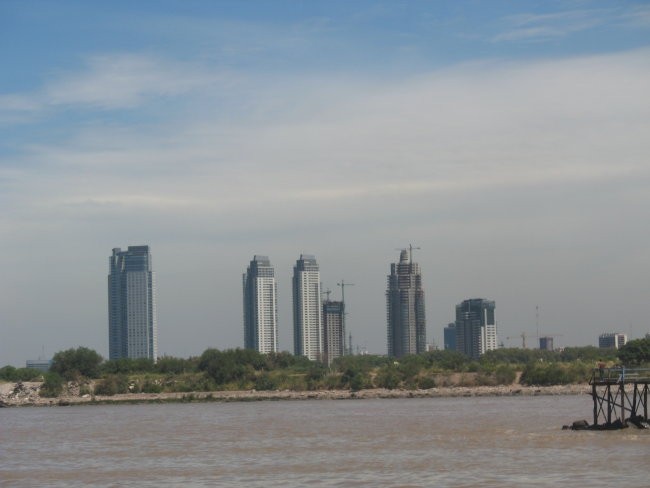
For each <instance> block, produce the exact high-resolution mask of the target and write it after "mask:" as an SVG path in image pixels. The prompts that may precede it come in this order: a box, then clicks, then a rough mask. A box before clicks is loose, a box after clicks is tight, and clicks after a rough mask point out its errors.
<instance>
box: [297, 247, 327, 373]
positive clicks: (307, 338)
mask: <svg viewBox="0 0 650 488" xmlns="http://www.w3.org/2000/svg"><path fill="white" fill-rule="evenodd" d="M293 349H294V354H295V355H296V356H306V357H307V358H309V359H311V360H312V361H321V360H322V359H323V319H322V309H321V301H320V271H319V269H318V263H317V262H316V258H315V257H314V256H311V255H308V254H301V255H300V259H299V260H298V261H296V265H295V266H294V268H293Z"/></svg>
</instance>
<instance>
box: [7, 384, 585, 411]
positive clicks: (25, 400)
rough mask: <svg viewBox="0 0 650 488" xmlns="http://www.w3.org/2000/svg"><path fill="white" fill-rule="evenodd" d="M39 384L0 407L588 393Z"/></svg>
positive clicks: (566, 389)
mask: <svg viewBox="0 0 650 488" xmlns="http://www.w3.org/2000/svg"><path fill="white" fill-rule="evenodd" d="M40 386H41V383H35V382H24V383H2V384H0V406H54V405H84V404H97V403H102V404H103V403H147V402H151V403H157V402H180V401H257V400H311V399H322V400H345V399H364V398H434V397H479V396H517V395H521V396H536V395H578V394H585V393H589V391H590V390H589V386H588V385H558V386H545V387H536V386H521V385H517V384H513V385H508V386H445V387H441V388H430V389H427V390H405V389H394V390H387V389H383V388H374V389H368V390H361V391H356V392H352V391H349V390H319V391H290V390H275V391H256V390H244V391H212V392H203V391H201V392H191V393H187V392H186V393H126V394H119V395H112V396H102V395H89V394H83V395H81V394H79V388H78V387H76V385H74V384H69V385H68V388H66V392H65V393H64V394H62V395H60V396H59V397H56V398H43V397H41V396H40V395H39V389H40Z"/></svg>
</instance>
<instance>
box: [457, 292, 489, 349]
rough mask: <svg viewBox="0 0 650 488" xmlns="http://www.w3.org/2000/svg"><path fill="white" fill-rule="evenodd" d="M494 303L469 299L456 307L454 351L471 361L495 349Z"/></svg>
mask: <svg viewBox="0 0 650 488" xmlns="http://www.w3.org/2000/svg"><path fill="white" fill-rule="evenodd" d="M494 309H495V305H494V302H493V301H491V300H485V299H483V298H471V299H469V300H465V301H463V302H462V303H460V304H458V305H456V349H457V350H458V351H460V352H462V353H464V354H466V355H468V356H469V357H471V358H472V359H478V358H479V357H480V356H482V355H483V354H485V353H486V352H487V351H492V350H495V349H496V348H497V325H496V321H495V319H494Z"/></svg>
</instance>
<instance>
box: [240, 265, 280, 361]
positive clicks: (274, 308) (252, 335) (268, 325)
mask: <svg viewBox="0 0 650 488" xmlns="http://www.w3.org/2000/svg"><path fill="white" fill-rule="evenodd" d="M243 287H244V347H245V348H246V349H255V350H256V351H258V352H261V353H264V354H266V353H270V352H278V304H277V296H278V286H277V283H276V281H275V270H274V269H273V266H271V261H269V258H268V257H267V256H254V257H253V260H252V261H251V262H250V265H249V266H248V269H247V270H246V273H245V274H244V275H243Z"/></svg>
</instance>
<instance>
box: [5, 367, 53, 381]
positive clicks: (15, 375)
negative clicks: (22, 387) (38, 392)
mask: <svg viewBox="0 0 650 488" xmlns="http://www.w3.org/2000/svg"><path fill="white" fill-rule="evenodd" d="M42 376H43V372H42V371H39V370H37V369H32V368H14V367H13V366H5V367H4V368H0V380H3V381H11V382H16V381H40V380H41V378H42Z"/></svg>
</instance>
